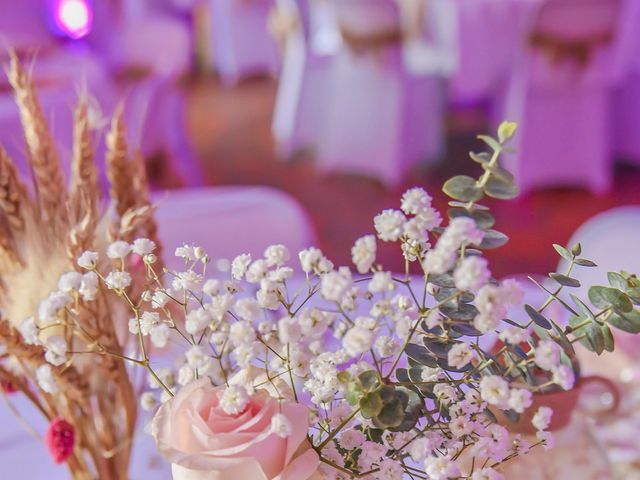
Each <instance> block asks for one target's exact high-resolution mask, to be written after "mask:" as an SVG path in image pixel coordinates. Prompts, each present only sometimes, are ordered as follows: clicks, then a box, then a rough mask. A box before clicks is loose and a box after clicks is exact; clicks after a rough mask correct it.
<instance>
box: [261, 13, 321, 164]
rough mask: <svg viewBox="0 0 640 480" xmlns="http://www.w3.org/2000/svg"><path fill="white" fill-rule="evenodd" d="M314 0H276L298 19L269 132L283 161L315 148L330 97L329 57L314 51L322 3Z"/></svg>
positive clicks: (289, 38)
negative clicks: (323, 113)
mask: <svg viewBox="0 0 640 480" xmlns="http://www.w3.org/2000/svg"><path fill="white" fill-rule="evenodd" d="M317 3H318V2H314V1H313V0H278V1H277V5H278V8H279V9H280V10H281V11H283V12H286V14H287V15H291V16H292V17H293V18H296V19H297V26H296V28H295V29H293V30H292V31H291V32H290V33H289V34H288V35H287V38H286V41H285V45H284V58H283V61H282V69H281V72H280V81H279V84H278V93H277V96H276V104H275V109H274V113H273V124H272V132H273V136H274V139H275V141H276V145H277V148H278V152H279V154H280V156H281V158H282V159H283V160H286V159H289V158H291V155H292V154H294V153H296V152H298V151H301V150H311V151H315V150H317V148H318V144H319V143H320V142H321V141H322V131H323V124H324V122H323V121H324V116H323V115H322V111H323V108H324V106H325V105H326V104H327V102H330V101H331V98H330V96H329V93H330V91H329V88H328V87H329V86H328V82H329V78H330V72H331V57H330V56H327V55H321V54H319V53H318V52H316V51H315V50H314V38H319V35H323V34H324V33H325V31H324V30H320V31H317V30H316V29H315V28H314V26H317V24H318V16H322V15H323V13H325V12H323V10H322V8H323V7H325V6H324V5H317ZM325 30H326V29H325Z"/></svg>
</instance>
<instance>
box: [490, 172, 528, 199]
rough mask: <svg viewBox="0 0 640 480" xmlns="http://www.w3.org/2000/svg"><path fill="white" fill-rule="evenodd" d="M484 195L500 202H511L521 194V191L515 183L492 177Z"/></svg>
mask: <svg viewBox="0 0 640 480" xmlns="http://www.w3.org/2000/svg"><path fill="white" fill-rule="evenodd" d="M484 193H485V194H486V195H487V196H489V197H492V198H497V199H499V200H511V199H513V198H516V197H517V196H518V195H519V194H520V189H519V188H518V186H517V185H516V184H515V183H513V181H508V180H506V179H504V178H500V177H497V176H495V175H491V176H490V177H489V179H488V180H487V183H486V184H485V186H484Z"/></svg>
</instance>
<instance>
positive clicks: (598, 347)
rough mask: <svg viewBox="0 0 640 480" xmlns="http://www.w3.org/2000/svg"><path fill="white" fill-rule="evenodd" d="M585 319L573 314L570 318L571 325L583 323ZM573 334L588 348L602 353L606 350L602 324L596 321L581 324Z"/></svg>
mask: <svg viewBox="0 0 640 480" xmlns="http://www.w3.org/2000/svg"><path fill="white" fill-rule="evenodd" d="M583 321H584V319H582V318H580V317H576V316H575V315H572V316H571V317H570V318H569V325H571V326H572V327H575V326H577V325H579V324H581V323H582V322H583ZM573 334H574V335H575V336H576V337H583V338H580V343H581V344H582V345H584V347H585V348H587V349H588V350H590V351H592V352H594V353H596V354H598V355H600V354H601V353H602V352H603V351H604V345H605V340H604V333H603V331H602V328H601V327H600V325H598V324H597V323H594V322H590V323H588V324H587V325H584V326H581V327H580V328H578V329H576V330H574V331H573Z"/></svg>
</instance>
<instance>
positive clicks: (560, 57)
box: [526, 0, 621, 85]
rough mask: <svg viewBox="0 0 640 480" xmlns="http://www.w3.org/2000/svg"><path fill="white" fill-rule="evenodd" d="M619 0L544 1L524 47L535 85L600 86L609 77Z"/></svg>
mask: <svg viewBox="0 0 640 480" xmlns="http://www.w3.org/2000/svg"><path fill="white" fill-rule="evenodd" d="M620 3H621V2H620V1H619V0H547V1H546V2H544V3H543V4H542V5H541V7H540V8H539V10H538V12H537V14H536V15H535V18H534V20H533V22H532V27H531V30H530V31H529V33H528V36H527V38H526V43H527V46H528V48H529V51H530V53H531V54H532V69H531V71H530V75H531V76H532V78H533V80H534V83H538V84H547V85H554V84H555V83H556V82H560V84H561V85H566V82H571V83H576V82H589V83H591V82H598V83H600V82H602V81H606V80H607V79H608V78H609V77H610V73H611V63H612V57H611V53H612V51H613V49H614V46H615V45H616V39H617V35H618V26H619V17H620Z"/></svg>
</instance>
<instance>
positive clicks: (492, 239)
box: [478, 230, 509, 250]
mask: <svg viewBox="0 0 640 480" xmlns="http://www.w3.org/2000/svg"><path fill="white" fill-rule="evenodd" d="M508 241H509V237H507V236H506V235H505V234H504V233H502V232H498V231H497V230H487V231H486V232H485V233H484V238H483V239H482V242H481V243H480V245H478V248H481V249H483V250H492V249H494V248H499V247H501V246H503V245H504V244H505V243H507V242H508Z"/></svg>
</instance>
